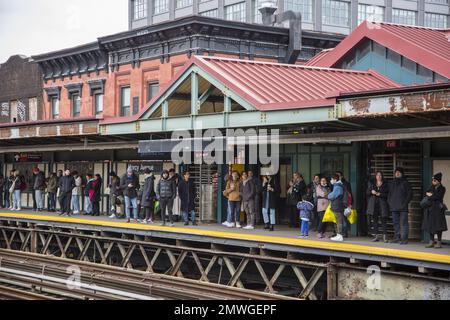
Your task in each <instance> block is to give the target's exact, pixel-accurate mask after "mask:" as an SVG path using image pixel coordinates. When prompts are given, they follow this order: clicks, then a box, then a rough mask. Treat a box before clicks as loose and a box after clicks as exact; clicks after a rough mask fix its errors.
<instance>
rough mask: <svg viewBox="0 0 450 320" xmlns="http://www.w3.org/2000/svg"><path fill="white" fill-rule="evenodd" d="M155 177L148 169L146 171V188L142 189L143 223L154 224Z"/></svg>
mask: <svg viewBox="0 0 450 320" xmlns="http://www.w3.org/2000/svg"><path fill="white" fill-rule="evenodd" d="M155 197H156V193H155V176H154V175H153V172H152V171H151V170H150V169H149V168H146V169H145V170H144V187H143V189H142V199H141V206H142V208H143V211H144V221H143V223H148V224H152V223H153V213H154V208H155Z"/></svg>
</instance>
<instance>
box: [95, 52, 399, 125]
mask: <svg viewBox="0 0 450 320" xmlns="http://www.w3.org/2000/svg"><path fill="white" fill-rule="evenodd" d="M192 65H196V66H198V67H199V68H200V69H202V70H204V71H205V72H206V73H208V74H209V75H210V76H212V77H214V78H215V79H217V80H218V81H220V82H221V83H222V84H224V85H225V86H226V87H227V88H229V89H230V90H231V91H233V92H234V93H235V94H237V95H239V96H240V97H241V98H242V99H244V100H246V101H247V102H248V103H250V104H251V105H252V106H254V107H255V108H256V109H258V110H263V111H270V110H280V109H294V108H310V107H320V106H332V105H334V104H335V103H336V98H337V97H338V96H339V94H340V93H341V92H357V91H367V90H376V89H383V88H392V87H394V88H397V87H401V85H399V84H397V83H396V82H394V81H392V80H390V79H388V78H387V77H385V76H383V75H381V74H378V73H377V72H375V71H372V70H369V71H354V70H342V69H330V68H317V67H308V66H302V65H292V64H280V63H271V62H261V61H250V60H239V59H229V58H220V57H204V56H193V57H192V58H191V59H190V60H189V61H188V62H187V63H186V65H185V66H184V67H183V69H182V70H180V71H179V72H178V74H177V75H176V76H175V77H174V78H173V79H172V81H171V82H170V83H169V84H168V85H167V86H166V87H165V88H164V89H162V90H160V92H159V94H158V95H157V96H156V97H155V98H154V99H152V101H150V102H149V104H148V105H147V108H145V109H144V110H143V111H142V112H141V113H140V114H139V115H136V116H133V117H128V118H125V119H124V118H115V119H106V120H105V121H103V123H114V122H129V121H133V120H136V119H138V118H140V117H141V116H142V115H143V114H144V113H145V112H146V110H148V109H149V108H150V107H151V106H152V105H153V104H154V103H155V102H156V101H157V100H158V99H159V98H160V97H161V96H162V95H164V94H165V92H166V90H167V89H168V88H169V87H171V86H172V85H173V84H174V83H175V82H176V81H177V79H178V77H180V76H181V75H182V74H183V73H184V72H186V71H187V70H188V69H189V68H190V67H191V66H192Z"/></svg>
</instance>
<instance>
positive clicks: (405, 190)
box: [387, 167, 412, 245]
mask: <svg viewBox="0 0 450 320" xmlns="http://www.w3.org/2000/svg"><path fill="white" fill-rule="evenodd" d="M411 199H412V189H411V185H410V184H409V182H408V180H407V179H406V177H405V171H404V170H403V168H401V167H399V168H397V169H395V173H394V180H393V181H391V182H390V183H389V194H388V199H387V201H388V205H389V209H390V210H391V212H392V219H393V221H394V232H395V235H394V239H393V240H392V241H391V242H392V243H400V244H403V245H404V244H408V238H409V219H408V210H409V208H408V206H409V202H410V201H411ZM400 231H401V232H400Z"/></svg>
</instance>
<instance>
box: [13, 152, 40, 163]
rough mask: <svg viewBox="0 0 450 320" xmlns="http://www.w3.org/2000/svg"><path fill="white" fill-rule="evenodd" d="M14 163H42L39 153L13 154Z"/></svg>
mask: <svg viewBox="0 0 450 320" xmlns="http://www.w3.org/2000/svg"><path fill="white" fill-rule="evenodd" d="M14 162H17V163H20V162H42V154H41V153H16V154H14Z"/></svg>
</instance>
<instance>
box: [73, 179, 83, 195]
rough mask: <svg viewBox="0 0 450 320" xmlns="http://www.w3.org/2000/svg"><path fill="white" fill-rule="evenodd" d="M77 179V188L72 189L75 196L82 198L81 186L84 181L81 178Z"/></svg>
mask: <svg viewBox="0 0 450 320" xmlns="http://www.w3.org/2000/svg"><path fill="white" fill-rule="evenodd" d="M74 179H75V187H74V188H73V189H72V195H73V196H81V184H82V183H83V179H81V177H76V178H74Z"/></svg>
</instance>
